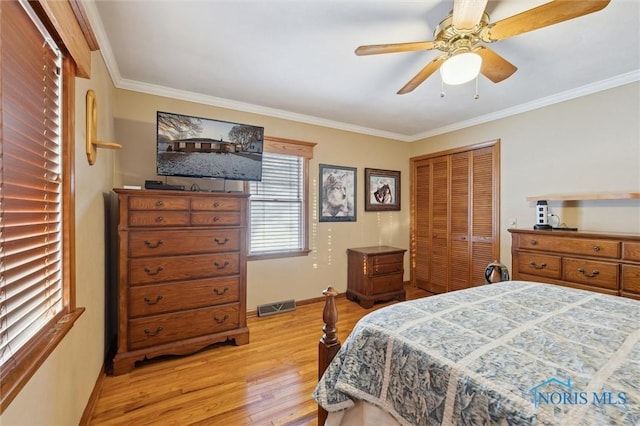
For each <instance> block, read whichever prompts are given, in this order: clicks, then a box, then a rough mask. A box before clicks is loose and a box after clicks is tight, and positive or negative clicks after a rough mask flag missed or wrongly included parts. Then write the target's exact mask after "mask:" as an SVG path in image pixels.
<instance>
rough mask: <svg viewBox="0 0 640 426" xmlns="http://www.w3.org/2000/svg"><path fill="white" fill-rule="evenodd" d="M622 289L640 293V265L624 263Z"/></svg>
mask: <svg viewBox="0 0 640 426" xmlns="http://www.w3.org/2000/svg"><path fill="white" fill-rule="evenodd" d="M621 287H622V291H625V292H631V293H637V294H639V295H640V266H634V265H622V286H621Z"/></svg>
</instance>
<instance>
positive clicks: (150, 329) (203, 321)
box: [129, 303, 239, 349]
mask: <svg viewBox="0 0 640 426" xmlns="http://www.w3.org/2000/svg"><path fill="white" fill-rule="evenodd" d="M238 311H239V304H238V303H234V304H230V305H224V306H220V307H213V308H203V309H194V310H191V311H184V312H180V313H175V314H165V315H156V316H152V317H145V318H139V319H132V320H130V321H129V347H130V348H131V349H141V348H147V347H150V346H156V345H160V344H163V343H170V342H175V341H177V340H183V339H188V338H191V337H197V336H204V335H207V334H213V333H219V332H222V331H225V330H233V329H234V328H237V327H238Z"/></svg>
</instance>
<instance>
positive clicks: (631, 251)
mask: <svg viewBox="0 0 640 426" xmlns="http://www.w3.org/2000/svg"><path fill="white" fill-rule="evenodd" d="M622 258H623V259H624V260H633V261H636V262H640V243H629V242H626V241H625V242H623V243H622Z"/></svg>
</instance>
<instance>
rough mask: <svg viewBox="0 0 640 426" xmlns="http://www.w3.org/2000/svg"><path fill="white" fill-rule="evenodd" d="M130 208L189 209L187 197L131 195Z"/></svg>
mask: <svg viewBox="0 0 640 426" xmlns="http://www.w3.org/2000/svg"><path fill="white" fill-rule="evenodd" d="M129 210H189V199H188V198H187V197H161V196H160V197H129Z"/></svg>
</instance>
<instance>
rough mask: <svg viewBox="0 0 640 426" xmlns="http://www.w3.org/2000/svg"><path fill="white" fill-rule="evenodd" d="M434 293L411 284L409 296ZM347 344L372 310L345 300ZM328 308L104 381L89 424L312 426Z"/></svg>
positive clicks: (266, 322)
mask: <svg viewBox="0 0 640 426" xmlns="http://www.w3.org/2000/svg"><path fill="white" fill-rule="evenodd" d="M428 294H429V293H427V292H425V291H423V290H420V289H416V288H411V287H407V298H408V299H415V298H418V297H424V296H427V295H428ZM336 302H337V303H336V304H337V308H338V324H337V326H338V336H339V338H340V341H341V342H343V341H344V340H345V338H346V337H347V335H348V334H349V332H350V331H351V329H352V328H353V326H354V324H355V323H356V322H357V321H358V320H359V319H360V318H361V317H362V316H364V315H365V314H367V313H369V312H371V311H373V310H375V309H378V308H380V307H382V306H387V305H389V304H390V303H394V302H389V303H382V304H376V305H375V306H374V308H372V309H369V310H366V309H363V308H361V307H360V306H359V305H358V304H356V303H354V302H350V301H348V300H347V299H346V298H344V296H341V297H338V299H337V301H336ZM323 306H324V303H323V302H317V303H311V304H306V305H301V306H298V307H297V308H296V310H295V311H293V312H287V313H282V314H277V315H273V316H267V317H262V318H258V317H249V319H248V323H249V330H250V333H251V334H250V343H249V344H248V345H244V346H233V345H219V346H217V347H214V348H211V349H207V350H204V351H201V352H199V353H196V354H194V355H190V356H185V357H171V358H164V359H163V360H162V361H153V360H152V361H149V362H147V363H145V364H144V365H142V366H139V367H137V368H135V369H134V370H133V371H132V372H131V373H128V374H124V375H121V376H116V377H113V376H107V377H105V378H104V381H103V383H102V387H101V389H100V395H99V398H98V401H97V403H96V404H95V407H94V410H93V413H92V415H91V420H90V422H89V424H90V425H136V426H139V425H180V426H183V425H194V424H195V425H221V426H236V425H238V426H240V425H291V426H293V425H312V424H316V422H317V420H316V409H317V405H316V403H315V401H314V400H313V398H312V397H311V394H312V392H313V389H314V388H315V385H316V383H317V379H318V377H317V375H318V373H317V362H318V340H319V339H320V337H321V336H322V327H323V323H322V309H323Z"/></svg>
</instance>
